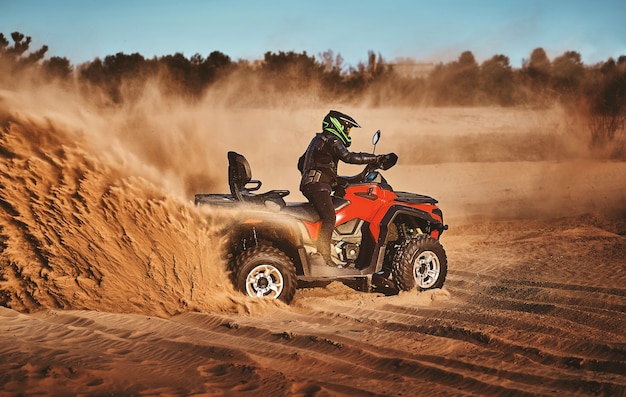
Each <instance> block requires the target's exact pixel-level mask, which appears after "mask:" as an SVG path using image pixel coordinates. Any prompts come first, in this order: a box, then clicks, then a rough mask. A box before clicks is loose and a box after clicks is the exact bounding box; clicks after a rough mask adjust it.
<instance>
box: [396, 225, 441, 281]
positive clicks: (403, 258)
mask: <svg viewBox="0 0 626 397" xmlns="http://www.w3.org/2000/svg"><path fill="white" fill-rule="evenodd" d="M392 274H393V278H394V280H395V282H396V284H397V286H398V288H399V289H400V290H401V291H411V290H413V289H414V288H417V289H418V290H419V291H423V290H427V289H433V288H441V287H443V283H444V281H445V280H446V275H447V274H448V258H447V257H446V251H445V250H444V249H443V246H442V245H441V243H440V242H439V241H438V240H436V239H434V238H432V237H430V236H429V235H427V234H420V235H418V236H415V237H413V238H411V239H409V240H406V241H405V242H404V243H403V244H402V246H401V247H400V249H399V250H398V252H397V253H396V255H395V257H394V259H393V267H392Z"/></svg>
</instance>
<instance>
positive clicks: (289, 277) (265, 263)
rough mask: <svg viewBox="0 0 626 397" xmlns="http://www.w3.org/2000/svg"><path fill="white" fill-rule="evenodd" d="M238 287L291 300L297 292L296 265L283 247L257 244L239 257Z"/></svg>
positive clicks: (258, 295) (254, 294)
mask: <svg viewBox="0 0 626 397" xmlns="http://www.w3.org/2000/svg"><path fill="white" fill-rule="evenodd" d="M234 282H235V287H236V288H237V289H238V290H239V291H241V292H243V293H244V294H246V295H248V296H250V297H252V298H266V299H280V300H281V301H283V302H285V303H289V302H291V300H292V299H293V297H294V295H295V294H296V286H297V283H298V282H297V279H296V268H295V267H294V265H293V262H291V260H290V259H289V257H287V255H285V254H284V253H283V252H282V251H280V250H279V249H277V248H274V247H270V246H264V245H260V246H256V247H253V248H250V249H249V250H246V251H244V252H243V253H242V254H241V255H239V256H238V257H237V259H236V260H235V277H234Z"/></svg>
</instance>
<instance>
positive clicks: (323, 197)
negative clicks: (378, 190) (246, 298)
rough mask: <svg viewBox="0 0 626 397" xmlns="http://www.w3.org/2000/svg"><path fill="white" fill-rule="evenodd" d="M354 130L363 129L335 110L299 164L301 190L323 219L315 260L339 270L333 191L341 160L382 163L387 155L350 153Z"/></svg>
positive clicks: (350, 162) (329, 114)
mask: <svg viewBox="0 0 626 397" xmlns="http://www.w3.org/2000/svg"><path fill="white" fill-rule="evenodd" d="M351 128H361V126H360V125H359V124H358V123H357V122H356V121H355V120H354V119H353V118H352V117H350V116H348V115H347V114H344V113H341V112H338V111H336V110H331V111H330V112H329V113H328V114H327V115H326V117H324V120H323V121H322V132H319V133H317V134H315V137H313V139H312V140H311V143H310V144H309V146H308V148H307V149H306V152H304V154H303V155H302V157H300V160H299V161H298V168H299V169H300V172H301V173H302V180H301V182H300V191H301V192H302V193H303V194H304V196H305V197H306V198H307V199H308V200H309V202H310V203H311V204H312V205H313V207H314V208H315V210H316V211H317V213H318V214H319V216H320V218H321V220H322V227H321V229H320V232H319V237H318V239H317V253H316V254H315V255H314V257H313V258H312V259H313V261H315V262H317V263H319V262H321V261H323V262H324V263H325V264H326V265H328V266H333V267H335V265H334V263H333V262H332V260H331V257H330V241H331V237H332V234H333V229H334V228H335V206H334V205H333V202H332V199H331V191H332V190H333V188H334V187H336V186H337V165H338V162H339V160H341V161H343V162H344V163H349V164H381V163H382V162H383V161H384V159H385V158H386V156H387V155H375V154H371V153H355V152H350V151H348V149H347V148H348V147H349V146H350V144H351V143H352V138H351V137H350V129H351Z"/></svg>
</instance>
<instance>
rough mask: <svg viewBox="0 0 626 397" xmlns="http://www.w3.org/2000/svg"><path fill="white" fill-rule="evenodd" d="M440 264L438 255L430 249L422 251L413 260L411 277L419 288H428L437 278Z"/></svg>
mask: <svg viewBox="0 0 626 397" xmlns="http://www.w3.org/2000/svg"><path fill="white" fill-rule="evenodd" d="M440 271H441V264H440V263H439V257H438V256H437V254H435V253H434V252H432V251H423V252H421V253H419V254H418V255H417V257H416V258H415V261H414V262H413V277H414V278H415V282H416V283H417V286H418V287H419V288H423V289H426V288H430V287H432V286H433V285H435V283H436V282H437V280H438V279H439V272H440Z"/></svg>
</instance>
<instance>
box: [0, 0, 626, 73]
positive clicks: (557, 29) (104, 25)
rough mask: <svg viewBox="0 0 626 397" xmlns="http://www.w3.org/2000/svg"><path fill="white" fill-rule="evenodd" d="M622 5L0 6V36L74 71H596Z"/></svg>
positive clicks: (359, 1) (217, 2) (196, 2)
mask: <svg viewBox="0 0 626 397" xmlns="http://www.w3.org/2000/svg"><path fill="white" fill-rule="evenodd" d="M624 17H626V1H625V0H585V1H583V0H524V1H521V0H465V1H463V0H429V1H421V0H386V1H385V0H376V1H370V0H334V1H331V0H314V1H296V0H292V1H288V0H265V1H264V0H230V1H228V0H203V1H202V0H187V1H185V0H178V1H164V0H152V1H148V0H145V1H139V0H123V1H119V0H108V1H107V0H98V1H96V0H80V1H79V0H0V32H1V33H4V35H5V36H6V37H7V38H8V37H9V36H10V33H11V32H14V31H19V32H21V33H24V34H25V35H27V36H31V37H32V38H33V43H32V45H31V49H32V50H36V49H38V48H40V47H41V46H42V45H44V44H45V45H48V47H49V50H48V53H47V56H48V57H50V56H61V57H66V58H68V59H69V60H70V61H71V62H72V63H73V64H75V65H77V64H80V63H82V62H85V61H90V60H93V59H94V58H96V57H100V58H103V57H105V56H106V55H113V54H115V53H118V52H124V53H127V54H130V53H134V52H139V53H140V54H142V55H143V56H145V57H147V58H151V57H153V56H162V55H169V54H174V53H176V52H181V53H183V54H184V55H185V56H187V57H191V56H192V55H194V54H196V53H199V54H201V55H203V56H207V55H208V54H210V53H211V52H212V51H221V52H223V53H224V54H226V55H228V56H230V57H231V58H232V59H233V60H238V59H249V60H254V59H260V58H262V57H263V54H264V53H265V52H267V51H272V52H278V51H296V52H303V51H306V52H307V54H309V55H312V56H317V55H318V54H320V53H322V52H324V51H327V50H332V51H333V52H334V53H335V54H341V56H342V57H343V58H344V65H352V66H356V65H357V64H358V63H359V62H364V61H366V59H367V54H368V51H370V50H371V51H374V52H375V53H380V54H381V55H382V56H383V58H384V59H385V60H387V61H393V60H395V59H397V58H411V59H414V60H416V61H418V62H439V61H444V62H447V61H450V60H453V59H457V58H458V56H459V55H460V53H461V52H463V51H466V50H469V51H472V52H473V53H474V55H475V56H476V58H477V60H478V61H479V62H482V61H483V60H485V59H488V58H490V57H491V56H493V55H495V54H504V55H507V56H508V57H509V58H510V60H511V64H512V65H513V66H516V67H518V66H520V65H521V62H522V59H523V58H528V57H529V56H530V53H531V51H532V50H533V49H534V48H537V47H542V48H544V49H545V50H546V52H547V53H548V56H549V57H550V58H552V59H553V58H554V57H556V56H558V55H560V54H562V53H563V52H565V51H569V50H572V51H577V52H579V53H580V54H581V55H582V59H583V62H584V63H586V64H592V63H595V62H599V61H604V60H607V59H608V58H609V57H614V58H616V57H618V56H619V55H626V23H625V22H624Z"/></svg>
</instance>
